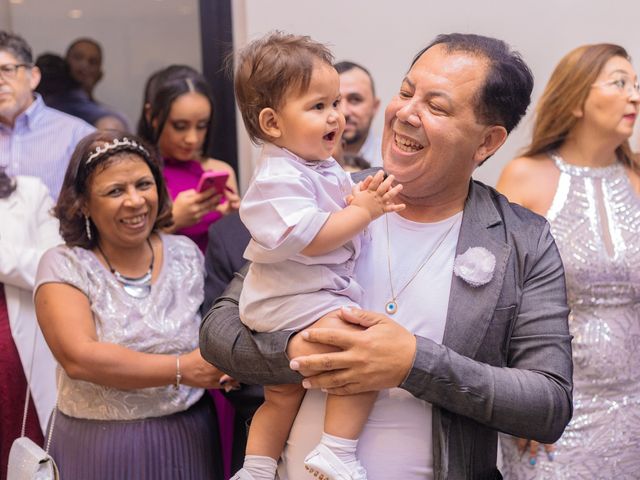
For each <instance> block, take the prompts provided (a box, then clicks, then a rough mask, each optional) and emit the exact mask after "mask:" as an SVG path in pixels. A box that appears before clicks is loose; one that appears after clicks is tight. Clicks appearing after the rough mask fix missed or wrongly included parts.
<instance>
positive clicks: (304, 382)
mask: <svg viewBox="0 0 640 480" xmlns="http://www.w3.org/2000/svg"><path fill="white" fill-rule="evenodd" d="M302 386H303V387H304V388H311V382H310V381H309V380H307V379H306V378H305V379H304V380H303V381H302Z"/></svg>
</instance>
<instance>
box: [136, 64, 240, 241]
mask: <svg viewBox="0 0 640 480" xmlns="http://www.w3.org/2000/svg"><path fill="white" fill-rule="evenodd" d="M212 119H213V98H212V95H211V89H210V87H209V85H208V83H207V81H206V79H205V78H204V77H203V76H202V75H201V74H200V73H198V72H197V71H195V70H194V69H192V68H191V67H187V66H175V65H172V66H170V67H167V68H165V69H163V70H161V71H159V72H156V73H155V74H153V75H152V77H151V78H150V79H149V81H148V82H147V88H146V99H145V104H144V107H143V112H142V117H141V122H140V126H139V134H140V135H141V136H142V137H143V138H145V140H147V141H149V142H150V143H153V144H154V145H157V147H158V150H159V152H160V155H161V156H162V158H163V160H164V177H165V179H166V182H167V187H168V189H169V193H170V195H171V198H172V199H173V209H172V214H173V220H174V225H173V227H171V229H170V231H171V232H175V233H179V234H182V235H186V236H188V237H189V238H191V239H192V240H193V241H194V242H196V244H197V245H198V247H200V250H202V251H203V252H204V251H205V249H206V246H207V239H208V237H207V231H208V228H209V225H211V224H212V223H213V222H215V221H216V220H218V219H219V218H220V217H221V216H222V215H225V214H227V213H229V212H231V211H235V210H237V209H238V207H239V204H240V197H239V196H238V195H237V191H238V186H237V182H236V177H235V173H234V171H233V168H231V166H230V165H229V164H228V163H226V162H223V161H221V160H216V159H214V158H206V157H204V152H206V151H207V147H208V144H209V138H210V137H209V135H210V131H211V123H212ZM209 171H214V172H220V173H221V174H224V173H226V174H227V175H228V177H227V180H226V187H227V188H226V189H224V191H223V192H220V189H219V188H216V186H215V183H216V182H211V183H209V182H210V180H208V181H203V180H205V179H203V178H202V177H203V175H204V174H205V172H209ZM199 185H200V186H202V187H203V189H202V190H201V191H199V188H198V186H199ZM209 186H211V187H209Z"/></svg>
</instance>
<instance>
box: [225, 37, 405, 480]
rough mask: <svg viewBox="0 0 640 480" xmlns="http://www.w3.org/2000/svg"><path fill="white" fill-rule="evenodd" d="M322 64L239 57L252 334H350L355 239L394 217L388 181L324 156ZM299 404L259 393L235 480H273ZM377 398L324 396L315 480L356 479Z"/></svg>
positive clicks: (299, 41)
mask: <svg viewBox="0 0 640 480" xmlns="http://www.w3.org/2000/svg"><path fill="white" fill-rule="evenodd" d="M332 61H333V57H332V55H331V53H330V52H329V50H328V49H327V48H326V47H325V46H324V45H322V44H319V43H317V42H314V41H313V40H311V39H310V38H309V37H303V36H295V35H285V34H282V33H272V34H270V35H268V36H266V37H264V38H262V39H259V40H256V41H254V42H252V43H251V44H249V45H248V46H247V47H246V48H245V49H244V50H243V51H242V52H241V54H240V58H239V62H238V68H237V71H236V76H235V91H236V98H237V101H238V106H239V108H240V111H241V113H242V118H243V120H244V124H245V126H246V129H247V131H248V133H249V136H250V137H251V139H252V141H254V142H255V143H262V144H263V148H262V154H261V157H260V160H259V162H258V165H257V168H256V171H255V173H254V175H253V179H252V181H251V185H250V186H249V189H248V190H247V192H246V195H245V196H244V199H243V201H242V204H241V207H240V216H241V218H242V221H243V222H244V224H245V225H246V226H247V228H248V229H249V231H250V232H251V237H252V240H251V242H250V243H249V246H248V247H247V249H246V251H245V257H246V258H247V259H248V260H250V261H251V262H252V264H251V266H250V268H249V272H248V274H247V276H246V279H245V282H244V287H243V290H242V294H241V296H240V316H241V319H242V321H243V323H244V324H245V325H247V326H248V327H249V328H251V329H253V330H256V331H259V332H273V331H279V330H292V331H296V332H298V331H301V330H303V329H305V328H314V327H330V328H344V329H355V328H356V327H354V326H351V325H348V324H347V323H346V322H343V321H342V320H341V319H340V318H339V310H340V308H341V307H344V306H346V307H358V304H359V301H360V298H361V295H362V289H361V288H360V286H359V285H358V283H357V282H356V281H355V280H354V275H353V272H354V266H355V260H356V258H357V257H358V254H359V252H360V247H361V242H362V239H363V237H364V235H363V234H362V233H363V231H364V230H365V229H366V227H367V226H368V225H369V223H370V222H371V221H373V220H375V219H376V218H378V217H380V216H381V215H383V214H384V213H387V212H397V211H400V210H402V209H403V208H404V205H403V204H395V203H393V202H394V200H395V198H396V196H397V194H398V193H399V192H400V190H401V189H402V186H401V185H396V186H393V180H394V179H393V176H389V177H387V178H386V179H385V178H384V174H383V172H382V171H379V172H377V173H376V175H375V176H373V177H371V176H369V177H367V178H366V179H365V180H364V181H363V182H362V183H361V184H358V185H355V186H354V185H353V183H352V182H351V179H350V177H349V175H348V174H347V173H346V172H345V171H344V170H343V169H342V168H341V167H340V166H339V165H338V163H337V162H336V161H335V160H334V159H333V158H332V156H331V155H332V152H333V150H334V148H335V147H336V146H337V145H339V143H340V138H341V135H342V132H343V130H344V124H345V120H344V116H343V115H342V113H341V112H340V111H339V109H338V104H339V102H340V80H339V77H338V73H337V72H336V70H335V69H334V68H333V66H332ZM345 199H346V200H345ZM313 348H314V349H315V351H316V352H321V351H328V350H327V349H325V350H322V347H313ZM303 396H304V389H303V388H302V387H301V386H300V385H271V386H267V387H265V402H264V404H263V405H262V406H261V407H260V408H259V409H258V411H257V412H256V414H255V416H254V417H253V420H252V422H251V429H250V431H249V439H248V442H247V451H246V457H245V461H244V467H243V468H242V469H241V470H240V471H239V472H238V473H237V474H236V475H235V476H234V477H233V479H238V480H242V479H249V480H261V479H269V480H272V479H273V478H274V477H275V472H276V467H277V460H278V458H279V457H280V455H281V453H282V450H283V448H284V445H285V442H286V440H287V438H288V436H289V431H290V429H291V426H292V425H293V421H294V419H295V417H296V414H297V411H298V408H299V407H300V404H301V402H302V399H303ZM376 397H377V393H376V392H367V393H363V394H358V395H351V396H334V395H329V396H328V397H327V403H326V414H325V422H324V432H323V435H322V440H321V441H320V443H319V444H318V445H317V446H316V448H315V449H314V450H312V451H311V453H309V455H308V456H307V457H306V459H305V466H306V469H307V471H309V472H310V473H311V474H313V475H315V476H316V477H317V478H326V479H333V478H340V479H366V472H365V471H364V468H363V467H362V466H361V465H360V463H359V462H358V460H357V458H356V446H357V442H358V437H359V435H360V433H361V431H362V429H363V427H364V425H365V423H366V421H367V418H368V415H369V412H370V410H371V408H372V406H373V403H374V402H375V400H376Z"/></svg>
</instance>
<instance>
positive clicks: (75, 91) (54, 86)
mask: <svg viewBox="0 0 640 480" xmlns="http://www.w3.org/2000/svg"><path fill="white" fill-rule="evenodd" d="M36 66H37V67H38V68H39V69H40V73H41V74H42V78H41V80H40V84H39V85H38V86H37V87H36V92H38V93H39V94H40V95H42V98H43V100H44V102H45V103H46V104H47V105H48V106H49V107H51V108H55V109H56V110H60V111H61V112H65V113H68V114H69V115H73V116H74V117H78V118H81V119H82V120H84V121H85V122H87V123H89V124H91V125H93V126H94V127H96V128H97V129H98V130H110V129H111V130H125V129H126V128H125V126H124V124H123V123H122V122H121V120H120V119H119V118H118V117H116V116H114V115H113V113H112V112H111V111H110V110H109V109H107V108H106V107H104V106H103V105H100V104H98V103H95V102H94V101H92V100H91V99H90V98H89V96H88V95H87V93H86V92H85V91H84V90H82V88H80V84H79V83H78V82H77V81H76V80H75V79H74V78H73V77H72V76H71V72H70V70H69V65H68V64H67V62H66V61H65V60H64V58H62V57H61V56H59V55H56V54H53V53H43V54H42V55H38V58H37V59H36Z"/></svg>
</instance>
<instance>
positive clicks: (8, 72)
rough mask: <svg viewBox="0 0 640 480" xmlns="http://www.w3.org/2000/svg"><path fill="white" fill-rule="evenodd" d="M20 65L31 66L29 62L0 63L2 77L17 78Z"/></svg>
mask: <svg viewBox="0 0 640 480" xmlns="http://www.w3.org/2000/svg"><path fill="white" fill-rule="evenodd" d="M20 67H24V68H31V65H29V64H28V63H7V64H5V65H0V77H3V78H5V79H7V80H9V79H12V78H16V74H17V73H18V69H19V68H20Z"/></svg>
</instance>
